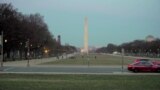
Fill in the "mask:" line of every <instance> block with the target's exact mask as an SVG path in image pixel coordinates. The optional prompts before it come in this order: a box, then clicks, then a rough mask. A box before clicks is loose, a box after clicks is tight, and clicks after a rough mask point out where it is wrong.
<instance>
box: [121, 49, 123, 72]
mask: <svg viewBox="0 0 160 90" xmlns="http://www.w3.org/2000/svg"><path fill="white" fill-rule="evenodd" d="M121 52H122V54H121V55H122V73H123V72H124V67H123V64H124V49H123V48H122V50H121Z"/></svg>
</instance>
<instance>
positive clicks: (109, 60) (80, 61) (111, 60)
mask: <svg viewBox="0 0 160 90" xmlns="http://www.w3.org/2000/svg"><path fill="white" fill-rule="evenodd" d="M95 56H96V59H95ZM133 60H135V58H131V57H124V65H127V64H130V63H132V62H133ZM88 62H89V64H90V65H121V64H122V57H121V56H112V55H100V54H90V55H89V56H83V57H82V56H81V55H77V56H76V58H75V59H63V60H57V61H53V62H47V63H43V64H42V65H87V64H88Z"/></svg>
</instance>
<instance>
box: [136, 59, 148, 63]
mask: <svg viewBox="0 0 160 90" xmlns="http://www.w3.org/2000/svg"><path fill="white" fill-rule="evenodd" d="M149 61H151V60H150V59H136V60H134V62H149Z"/></svg>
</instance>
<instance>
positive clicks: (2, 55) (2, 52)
mask: <svg viewBox="0 0 160 90" xmlns="http://www.w3.org/2000/svg"><path fill="white" fill-rule="evenodd" d="M0 42H1V67H3V31H2V32H1V40H0Z"/></svg>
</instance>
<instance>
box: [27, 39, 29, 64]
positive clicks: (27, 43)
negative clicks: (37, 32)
mask: <svg viewBox="0 0 160 90" xmlns="http://www.w3.org/2000/svg"><path fill="white" fill-rule="evenodd" d="M29 52H30V48H29V39H28V40H27V59H28V61H27V67H29V66H30V65H29V58H30V53H29Z"/></svg>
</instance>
